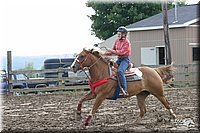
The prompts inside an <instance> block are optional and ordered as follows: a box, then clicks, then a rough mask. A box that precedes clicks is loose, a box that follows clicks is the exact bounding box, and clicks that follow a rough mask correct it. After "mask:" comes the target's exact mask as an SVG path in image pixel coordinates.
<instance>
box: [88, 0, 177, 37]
mask: <svg viewBox="0 0 200 133" xmlns="http://www.w3.org/2000/svg"><path fill="white" fill-rule="evenodd" d="M86 6H87V7H91V8H93V10H94V11H95V14H94V15H91V16H89V18H90V19H91V20H92V22H93V23H92V25H91V28H92V34H94V35H95V36H96V37H98V38H99V39H101V40H105V39H107V38H109V37H111V36H113V35H114V34H115V33H116V29H117V28H118V27H119V26H127V25H129V24H132V23H134V22H137V21H140V20H142V19H145V18H147V17H150V16H153V15H155V14H158V13H160V12H161V11H162V6H161V3H159V2H158V3H147V2H142V3H135V2H132V3H131V2H129V3H122V2H113V3H111V2H110V3H108V2H94V1H89V2H87V3H86ZM172 7H173V5H172V3H169V4H168V8H172Z"/></svg>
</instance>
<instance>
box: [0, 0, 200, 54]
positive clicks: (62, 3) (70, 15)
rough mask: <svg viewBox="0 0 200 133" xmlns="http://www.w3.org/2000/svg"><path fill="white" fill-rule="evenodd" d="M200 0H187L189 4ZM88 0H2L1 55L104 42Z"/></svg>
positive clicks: (71, 48) (59, 51)
mask: <svg viewBox="0 0 200 133" xmlns="http://www.w3.org/2000/svg"><path fill="white" fill-rule="evenodd" d="M197 1H198V0H187V2H188V3H189V4H193V3H197ZM86 2H87V0H1V1H0V8H1V10H0V24H1V27H0V55H6V53H7V51H12V55H15V56H34V55H37V56H38V55H55V54H73V53H79V52H80V51H81V50H82V49H83V48H84V47H92V46H93V45H94V44H96V43H100V42H102V41H101V40H99V39H98V38H96V37H95V36H94V35H91V24H92V21H91V20H90V19H89V17H87V15H91V14H94V11H93V9H92V8H88V7H86V5H85V3H86Z"/></svg>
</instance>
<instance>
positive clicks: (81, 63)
mask: <svg viewBox="0 0 200 133" xmlns="http://www.w3.org/2000/svg"><path fill="white" fill-rule="evenodd" d="M89 54H91V53H88V54H87V56H86V57H85V58H84V59H83V60H82V61H80V60H79V59H78V57H79V56H77V58H76V59H75V62H77V63H78V64H79V65H80V68H81V69H83V68H84V67H83V63H85V61H86V60H87V59H88V57H89ZM101 58H102V57H101V56H100V57H99V58H98V59H97V60H96V61H95V62H94V63H93V64H92V65H90V66H89V67H87V68H88V69H90V68H92V67H93V66H94V65H95V64H96V63H97V62H98V61H99V60H100V59H101Z"/></svg>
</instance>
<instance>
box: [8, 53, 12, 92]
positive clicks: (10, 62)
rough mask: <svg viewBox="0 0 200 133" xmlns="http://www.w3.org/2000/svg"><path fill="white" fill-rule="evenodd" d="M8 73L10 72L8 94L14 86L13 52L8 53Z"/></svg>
mask: <svg viewBox="0 0 200 133" xmlns="http://www.w3.org/2000/svg"><path fill="white" fill-rule="evenodd" d="M7 72H8V92H10V90H11V89H12V85H11V84H10V81H11V80H12V76H11V72H12V54H11V51H7Z"/></svg>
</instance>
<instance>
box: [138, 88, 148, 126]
mask: <svg viewBox="0 0 200 133" xmlns="http://www.w3.org/2000/svg"><path fill="white" fill-rule="evenodd" d="M149 94H150V93H149V92H148V91H142V92H140V93H139V94H137V95H136V97H137V104H138V107H139V109H140V115H139V117H138V118H137V120H136V121H135V123H138V122H140V121H141V119H142V117H143V116H144V114H145V113H146V105H145V99H146V97H147V96H148V95H149Z"/></svg>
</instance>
